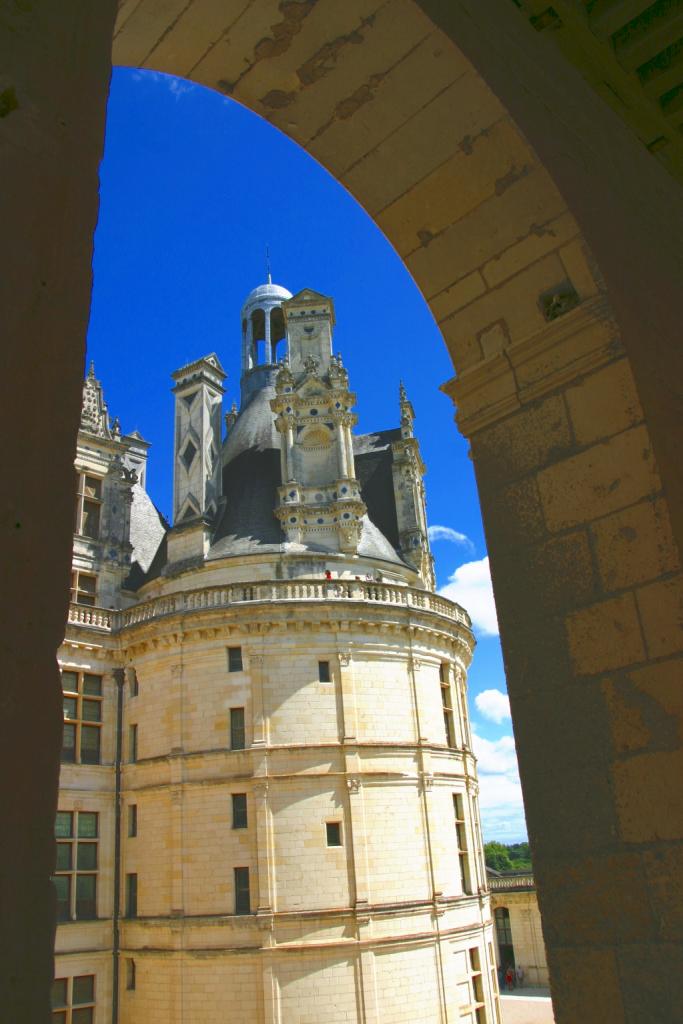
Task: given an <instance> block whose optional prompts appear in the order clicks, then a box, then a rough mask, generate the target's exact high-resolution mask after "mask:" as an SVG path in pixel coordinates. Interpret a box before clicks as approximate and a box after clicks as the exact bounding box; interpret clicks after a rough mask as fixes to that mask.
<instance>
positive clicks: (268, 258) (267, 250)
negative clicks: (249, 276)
mask: <svg viewBox="0 0 683 1024" xmlns="http://www.w3.org/2000/svg"><path fill="white" fill-rule="evenodd" d="M266 271H267V274H268V284H272V283H273V278H272V276H271V273H270V246H269V245H267V246H266Z"/></svg>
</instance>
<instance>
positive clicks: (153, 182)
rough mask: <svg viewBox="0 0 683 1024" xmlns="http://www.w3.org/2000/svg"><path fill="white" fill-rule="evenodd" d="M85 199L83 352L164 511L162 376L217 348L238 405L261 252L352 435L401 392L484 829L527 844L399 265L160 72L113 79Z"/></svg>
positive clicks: (419, 339)
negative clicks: (303, 326)
mask: <svg viewBox="0 0 683 1024" xmlns="http://www.w3.org/2000/svg"><path fill="white" fill-rule="evenodd" d="M100 191H101V208H100V219H99V224H98V228H97V233H96V238H95V257H94V291H93V305H92V313H91V321H90V328H89V334H88V359H93V360H94V361H95V368H96V372H97V376H98V378H99V379H100V380H102V382H103V384H104V387H105V395H106V398H107V401H108V404H109V411H110V414H111V415H112V416H114V415H118V416H119V417H120V419H121V425H122V429H123V430H124V432H129V431H131V430H134V429H137V430H139V431H140V433H141V434H142V435H143V437H145V438H146V439H147V440H148V441H150V442H151V443H152V446H153V447H152V449H151V452H150V465H149V470H148V480H147V487H148V490H149V492H150V494H151V496H152V497H153V499H154V500H155V502H156V503H157V505H158V506H159V508H160V509H161V510H162V511H163V512H164V514H165V515H166V516H169V514H170V511H171V494H172V436H173V435H172V425H173V402H172V396H171V392H170V387H171V379H170V374H171V372H172V371H173V370H174V369H176V368H178V367H179V366H181V365H183V364H184V363H186V362H188V361H190V360H191V359H195V358H197V357H198V356H201V355H204V354H206V353H208V352H212V351H215V352H217V353H218V355H219V357H220V359H221V362H222V363H223V366H224V367H225V369H226V370H227V373H228V380H227V382H226V387H227V394H226V400H227V405H226V408H227V407H228V406H229V405H230V404H231V403H232V400H233V398H234V399H238V397H239V389H238V382H239V372H240V369H239V360H240V315H239V314H240V308H241V305H242V302H243V300H244V298H245V297H246V295H247V294H248V292H249V291H251V289H252V288H254V287H255V286H256V285H257V284H261V283H263V281H264V279H265V248H266V245H268V246H269V247H270V253H271V263H272V271H273V280H274V281H276V282H277V283H278V284H283V285H285V287H287V288H289V289H290V291H292V292H296V291H298V290H299V289H301V288H304V287H310V288H314V289H315V290H317V291H320V292H323V293H324V294H326V295H331V296H332V297H333V299H334V302H335V307H336V314H337V327H336V332H335V350H336V351H339V352H341V353H342V355H343V358H344V362H345V365H346V366H347V368H348V370H349V374H350V378H351V386H352V387H353V389H354V390H355V391H356V392H357V394H358V406H357V411H358V413H359V416H360V419H359V424H358V430H359V431H366V430H372V429H382V428H386V427H390V426H394V425H396V424H397V423H398V384H399V380H401V379H402V380H403V381H404V382H405V385H406V388H407V390H408V393H409V395H410V398H411V400H412V402H413V405H414V406H415V412H416V417H417V418H416V433H417V435H418V437H419V439H420V443H421V446H422V453H423V456H424V459H425V462H426V464H427V467H428V474H427V478H426V484H427V500H428V515H429V522H430V524H431V525H432V527H433V533H434V537H433V552H434V555H435V557H436V569H437V578H438V585H439V588H441V589H443V590H444V592H445V593H447V594H448V595H449V596H451V597H453V598H454V599H455V600H459V601H460V603H462V604H464V605H465V606H466V607H467V608H468V610H469V611H470V613H471V614H472V616H473V619H474V621H475V631H476V633H477V637H478V646H477V651H476V654H475V659H474V663H473V665H472V669H471V672H470V676H469V685H470V704H471V713H472V722H473V727H474V730H475V732H476V734H477V737H478V740H477V752H478V756H479V772H480V780H481V788H482V816H483V823H484V834H485V837H486V838H487V839H493V838H496V839H501V840H503V841H515V840H518V839H520V838H525V836H526V830H525V825H524V815H523V811H522V806H521V795H520V791H519V782H518V779H517V774H516V761H515V757H514V745H513V741H512V729H511V725H510V719H509V710H508V708H507V703H506V698H505V696H504V692H505V677H504V672H503V666H502V659H501V654H500V645H499V642H498V637H497V627H496V624H495V611H494V608H493V602H492V596H491V591H490V580H489V577H488V563H487V561H486V544H485V540H484V534H483V530H482V524H481V517H480V513H479V503H478V499H477V492H476V486H475V481H474V473H473V469H472V463H471V461H470V459H469V457H468V446H467V442H466V441H465V440H464V438H462V437H461V436H460V435H459V434H458V431H457V429H456V427H455V425H454V423H453V407H452V405H451V402H450V400H449V399H448V398H447V397H446V396H445V395H442V394H441V393H440V392H439V391H438V385H439V384H441V383H443V382H444V381H445V380H447V379H448V378H449V377H451V376H452V375H453V369H452V364H451V362H450V359H449V357H448V353H447V352H446V348H445V346H444V344H443V341H442V340H441V336H440V334H439V331H438V328H437V326H436V324H435V322H434V320H433V319H432V316H431V313H430V312H429V309H428V307H427V305H426V303H425V302H424V300H423V299H422V296H421V295H420V292H419V291H418V289H417V287H416V286H415V284H414V282H413V280H412V278H411V277H410V275H409V273H408V271H407V270H406V268H405V267H404V265H403V263H402V262H401V260H400V259H399V257H398V256H397V255H396V253H395V252H394V250H393V249H392V247H391V246H390V244H389V243H388V242H387V240H386V239H385V237H384V236H383V234H382V233H381V231H380V230H379V229H378V228H377V227H376V225H375V224H374V223H373V222H372V221H371V220H370V218H369V217H368V216H367V215H366V214H365V212H364V211H363V210H362V208H361V207H360V206H359V205H358V204H357V203H356V201H355V200H354V199H353V198H352V197H351V196H350V195H349V194H348V193H347V192H346V191H345V190H344V189H343V188H342V187H341V186H340V185H339V184H338V183H337V182H336V181H335V180H334V179H333V178H332V177H331V176H330V175H329V174H328V173H327V172H326V171H325V170H323V169H322V168H321V167H320V166H319V165H318V164H317V163H316V162H315V161H314V160H312V159H311V158H310V157H309V156H308V155H307V154H306V153H305V152H304V151H303V150H301V149H300V148H299V147H298V146H297V145H295V144H294V143H293V142H291V141H290V140H289V139H287V138H286V137H285V136H284V135H282V134H281V133H280V132H278V131H277V130H276V129H274V128H272V127H271V126H270V125H268V124H267V123H266V122H264V121H262V120H261V119H260V118H258V117H257V116H256V115H254V114H252V113H251V112H250V111H247V110H245V109H243V108H242V107H240V106H239V105H238V104H236V103H234V102H233V101H232V100H229V99H226V98H225V97H223V96H220V95H219V94H217V93H214V92H211V91H210V90H207V89H204V88H202V87H200V86H195V85H192V84H191V83H188V82H185V81H183V80H181V79H175V78H171V77H169V76H166V75H161V74H157V73H153V72H142V71H138V70H131V69H124V68H117V69H115V71H114V75H113V79H112V86H111V93H110V98H109V108H108V116H107V136H106V145H105V156H104V160H103V163H102V167H101V190H100ZM434 528H441V529H434ZM489 691H492V692H489Z"/></svg>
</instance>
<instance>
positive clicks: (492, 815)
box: [472, 734, 526, 842]
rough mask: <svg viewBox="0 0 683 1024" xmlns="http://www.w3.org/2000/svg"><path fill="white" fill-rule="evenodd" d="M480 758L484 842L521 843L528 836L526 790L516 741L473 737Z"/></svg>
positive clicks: (505, 738)
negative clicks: (521, 781)
mask: <svg viewBox="0 0 683 1024" xmlns="http://www.w3.org/2000/svg"><path fill="white" fill-rule="evenodd" d="M472 742H473V744H474V752H475V754H476V755H477V762H478V763H477V774H478V776H479V806H480V808H481V821H482V831H483V833H484V839H485V840H486V841H488V840H491V839H496V840H498V841H499V842H505V841H508V842H517V841H518V840H520V839H524V838H525V837H526V822H525V819H524V804H523V802H522V788H521V786H520V783H519V773H518V769H517V755H516V753H515V741H514V739H513V738H512V736H501V738H500V739H498V740H485V739H484V738H483V737H482V736H477V735H476V734H475V735H474V736H473V737H472Z"/></svg>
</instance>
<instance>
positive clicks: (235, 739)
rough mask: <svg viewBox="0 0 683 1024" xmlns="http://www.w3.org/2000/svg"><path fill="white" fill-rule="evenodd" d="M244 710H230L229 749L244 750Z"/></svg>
mask: <svg viewBox="0 0 683 1024" xmlns="http://www.w3.org/2000/svg"><path fill="white" fill-rule="evenodd" d="M245 746H246V738H245V734H244V708H230V749H231V750H244V748H245Z"/></svg>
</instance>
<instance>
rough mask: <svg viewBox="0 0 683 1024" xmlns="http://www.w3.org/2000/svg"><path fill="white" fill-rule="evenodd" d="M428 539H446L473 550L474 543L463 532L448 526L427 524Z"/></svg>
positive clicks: (432, 540)
mask: <svg viewBox="0 0 683 1024" xmlns="http://www.w3.org/2000/svg"><path fill="white" fill-rule="evenodd" d="M427 533H428V534H429V539H430V541H431V542H432V543H434V541H435V540H447V541H450V542H451V544H463V545H464V546H465V547H466V548H471V549H472V550H474V544H473V543H472V541H471V540H470V538H469V537H468V536H467V534H465V533H458V531H457V530H454V529H452V528H451V527H450V526H429V527H428V528H427Z"/></svg>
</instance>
